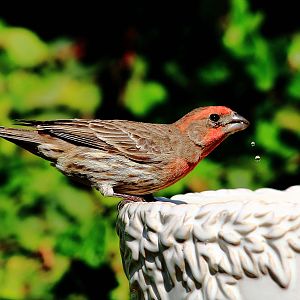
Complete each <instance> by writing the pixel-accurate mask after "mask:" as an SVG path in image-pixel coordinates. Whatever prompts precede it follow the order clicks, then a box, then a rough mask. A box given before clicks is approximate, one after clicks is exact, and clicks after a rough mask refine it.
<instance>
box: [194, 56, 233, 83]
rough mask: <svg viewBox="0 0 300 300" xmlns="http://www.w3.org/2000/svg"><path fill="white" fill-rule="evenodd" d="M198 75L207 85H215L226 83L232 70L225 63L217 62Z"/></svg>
mask: <svg viewBox="0 0 300 300" xmlns="http://www.w3.org/2000/svg"><path fill="white" fill-rule="evenodd" d="M198 74H199V75H198V76H199V77H200V79H201V80H202V81H204V82H205V83H206V84H212V85H213V84H218V83H221V82H224V81H226V80H227V79H228V78H229V77H230V70H229V69H228V67H227V66H226V65H225V64H224V63H222V62H217V61H216V62H214V63H212V64H210V65H208V66H207V67H204V68H202V69H201V70H200V71H199V73H198Z"/></svg>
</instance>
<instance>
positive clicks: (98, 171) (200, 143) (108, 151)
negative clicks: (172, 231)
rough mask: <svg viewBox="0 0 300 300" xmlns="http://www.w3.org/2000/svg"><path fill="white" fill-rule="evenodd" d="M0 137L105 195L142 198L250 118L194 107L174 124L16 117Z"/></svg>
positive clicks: (0, 130)
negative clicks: (15, 125) (14, 123)
mask: <svg viewBox="0 0 300 300" xmlns="http://www.w3.org/2000/svg"><path fill="white" fill-rule="evenodd" d="M19 122H20V124H21V125H24V126H32V127H35V130H23V129H14V128H4V127H0V137H2V138H4V139H6V140H8V141H11V142H13V143H15V144H17V145H19V146H21V147H23V148H25V149H26V150H28V151H30V152H32V153H34V154H36V155H38V156H40V157H42V158H44V159H47V160H49V161H51V162H52V164H53V165H54V166H55V167H56V168H57V169H59V170H60V171H61V172H62V173H64V174H65V175H67V176H70V177H72V178H74V179H76V180H79V181H81V182H83V183H85V184H88V185H90V186H92V187H95V188H96V189H98V190H99V191H100V192H101V193H102V194H103V195H105V196H116V197H122V198H124V199H129V200H135V201H137V200H141V199H143V198H142V197H141V196H142V195H147V194H151V193H153V192H155V191H158V190H161V189H163V188H165V187H167V186H169V185H171V184H173V183H175V182H176V181H178V180H179V179H181V178H182V177H184V176H185V175H186V174H187V173H189V172H190V171H191V170H193V169H194V167H195V166H196V165H197V164H198V163H199V162H200V161H201V160H202V159H203V158H204V157H205V156H207V155H208V154H209V153H210V152H211V151H212V150H213V149H214V148H216V147H217V146H218V145H219V144H220V143H221V142H222V141H223V140H224V139H225V138H226V137H227V136H229V135H230V134H232V133H235V132H237V131H240V130H243V129H245V128H246V127H248V125H249V122H248V121H247V120H246V119H245V118H243V117H241V116H239V115H238V114H237V113H236V112H234V111H232V110H231V109H229V108H227V107H224V106H208V107H200V108H197V109H194V110H193V111H191V112H190V113H188V114H187V115H185V116H183V117H182V118H181V119H180V120H178V121H177V122H175V123H173V124H151V123H141V122H133V121H122V120H84V119H71V120H53V121H24V120H21V121H19Z"/></svg>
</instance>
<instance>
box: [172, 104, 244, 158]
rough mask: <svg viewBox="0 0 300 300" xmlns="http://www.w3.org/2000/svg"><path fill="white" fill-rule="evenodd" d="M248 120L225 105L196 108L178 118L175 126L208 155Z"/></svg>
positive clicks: (242, 128)
mask: <svg viewBox="0 0 300 300" xmlns="http://www.w3.org/2000/svg"><path fill="white" fill-rule="evenodd" d="M249 124H250V123H249V121H247V120H246V119H245V118H244V117H242V116H240V115H238V114H237V113H236V112H234V111H232V110H231V109H230V108H228V107H225V106H207V107H200V108H196V109H194V110H193V111H191V112H190V113H188V114H186V115H185V116H183V117H182V118H181V119H179V120H178V121H177V122H176V123H175V126H176V127H177V128H178V129H179V130H180V131H181V132H182V133H185V134H187V135H188V137H189V138H190V139H191V140H192V141H193V142H194V143H195V144H196V145H198V146H200V147H201V148H202V150H203V153H202V155H201V156H202V157H204V156H206V155H208V154H209V153H210V152H211V151H212V150H213V149H214V148H215V147H217V146H218V145H219V144H220V143H221V142H222V141H223V140H224V139H225V138H226V137H228V136H229V135H230V134H233V133H235V132H237V131H241V130H244V129H246V128H247V127H248V126H249Z"/></svg>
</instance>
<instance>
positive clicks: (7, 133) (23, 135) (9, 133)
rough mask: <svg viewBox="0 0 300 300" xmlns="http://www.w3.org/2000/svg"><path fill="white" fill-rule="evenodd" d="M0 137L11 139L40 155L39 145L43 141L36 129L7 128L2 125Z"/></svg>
mask: <svg viewBox="0 0 300 300" xmlns="http://www.w3.org/2000/svg"><path fill="white" fill-rule="evenodd" d="M0 138H3V139H5V140H7V141H10V142H12V143H14V144H16V145H18V146H20V147H22V148H24V149H26V150H28V151H30V152H31V153H33V154H36V155H39V150H38V146H39V145H41V144H42V143H43V141H42V138H41V136H40V135H39V133H38V132H37V131H36V130H24V129H17V128H6V127H2V126H0ZM39 156H40V155H39Z"/></svg>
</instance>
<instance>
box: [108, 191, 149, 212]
mask: <svg viewBox="0 0 300 300" xmlns="http://www.w3.org/2000/svg"><path fill="white" fill-rule="evenodd" d="M149 196H152V195H145V196H143V197H142V196H133V195H126V194H118V193H114V197H119V198H122V199H123V200H122V201H121V202H119V204H118V210H120V209H121V208H122V207H123V206H124V205H125V204H126V203H129V202H146V201H149Z"/></svg>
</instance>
